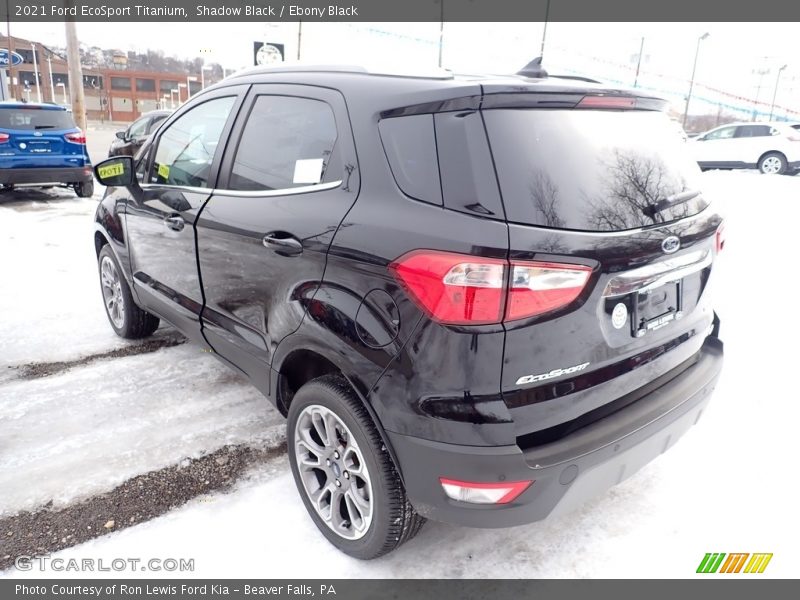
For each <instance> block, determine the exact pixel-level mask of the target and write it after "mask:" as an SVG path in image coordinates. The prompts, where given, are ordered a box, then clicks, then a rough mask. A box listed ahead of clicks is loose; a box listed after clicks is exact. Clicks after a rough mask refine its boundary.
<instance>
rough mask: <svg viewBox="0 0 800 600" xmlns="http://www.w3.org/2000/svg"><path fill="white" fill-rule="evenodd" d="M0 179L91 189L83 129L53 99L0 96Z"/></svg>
mask: <svg viewBox="0 0 800 600" xmlns="http://www.w3.org/2000/svg"><path fill="white" fill-rule="evenodd" d="M0 184H1V185H2V186H3V189H4V190H11V189H14V187H16V186H20V185H25V186H51V185H63V186H66V187H71V188H72V189H74V190H75V193H76V194H77V195H78V196H79V197H81V198H88V197H90V196H91V195H92V194H93V193H94V178H93V176H92V164H91V161H90V160H89V155H88V153H87V152H86V135H85V134H84V133H83V132H82V131H81V130H80V129H78V127H77V126H76V125H75V121H74V120H73V119H72V114H71V113H70V112H69V111H67V110H66V109H65V108H64V107H62V106H58V105H55V104H48V103H42V104H34V103H24V102H0Z"/></svg>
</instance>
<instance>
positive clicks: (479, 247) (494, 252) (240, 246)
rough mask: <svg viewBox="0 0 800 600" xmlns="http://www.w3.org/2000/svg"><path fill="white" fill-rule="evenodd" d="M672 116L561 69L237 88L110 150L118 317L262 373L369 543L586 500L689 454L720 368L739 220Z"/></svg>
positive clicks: (311, 492)
mask: <svg viewBox="0 0 800 600" xmlns="http://www.w3.org/2000/svg"><path fill="white" fill-rule="evenodd" d="M664 108H665V105H664V102H662V101H661V100H659V99H656V98H651V97H647V96H644V95H641V94H640V93H639V92H638V91H625V90H617V89H612V88H608V87H603V86H601V85H597V84H593V83H588V82H584V81H572V80H568V79H561V78H555V77H547V76H546V74H545V73H544V72H537V71H536V70H535V69H534V70H533V72H530V71H527V72H524V73H523V74H522V75H516V76H508V77H494V76H492V77H488V76H487V77H478V76H470V77H452V76H447V77H397V76H389V75H380V74H372V73H369V72H367V71H365V70H363V69H358V68H294V69H293V68H273V69H267V68H261V69H256V70H252V71H248V72H244V73H241V74H238V75H236V76H233V77H229V78H228V79H226V80H225V81H224V82H222V83H220V84H218V85H216V86H213V87H211V88H209V89H207V90H205V91H203V92H201V93H199V94H197V95H196V96H194V97H193V98H192V99H191V101H190V102H187V103H186V105H184V106H183V107H181V108H180V109H179V110H178V111H176V113H175V114H174V115H172V116H170V117H169V119H168V120H167V121H166V122H165V123H164V125H163V126H162V127H161V128H160V129H159V131H158V133H157V134H156V135H155V136H154V137H153V139H152V140H150V142H148V144H147V145H146V146H145V147H144V149H143V151H142V152H141V153H140V154H139V155H138V159H137V160H136V161H134V160H133V159H132V158H130V157H116V158H112V159H108V160H107V161H105V162H103V163H101V164H100V165H98V166H97V167H96V174H97V176H98V178H99V179H100V180H101V182H103V183H104V184H106V185H108V186H109V187H108V189H107V191H106V195H105V198H104V200H103V201H102V202H101V203H100V205H99V207H98V210H97V216H96V231H95V239H94V242H95V246H96V249H97V255H98V261H99V269H100V280H101V288H102V293H103V298H104V301H105V305H106V308H107V312H108V317H109V320H110V322H111V325H112V327H113V328H114V330H115V331H116V332H117V333H118V334H120V335H122V336H124V337H130V338H135V337H142V336H145V335H148V334H150V333H152V332H153V331H154V330H155V329H156V327H157V326H158V323H159V319H162V318H163V319H165V320H167V321H169V322H170V323H172V324H173V325H174V326H175V327H177V328H178V329H179V330H180V331H182V332H183V333H184V334H186V336H188V337H189V338H191V339H192V340H194V341H196V342H197V343H199V344H201V345H202V346H203V347H204V348H206V349H207V350H209V351H210V352H212V353H213V354H214V355H215V356H217V357H218V358H219V359H220V360H222V361H223V362H225V363H227V364H228V365H230V366H231V367H232V368H234V369H235V370H237V371H239V372H241V373H244V374H245V375H246V376H247V377H249V378H250V380H251V381H252V382H253V384H254V385H255V386H256V387H257V388H258V389H259V390H261V391H262V392H263V393H264V394H265V395H266V396H267V397H268V398H269V399H270V400H271V401H272V402H273V403H274V404H275V405H276V406H277V408H278V410H280V411H281V412H282V413H283V414H284V415H286V416H288V430H287V431H288V433H287V436H288V447H289V455H290V462H291V468H292V471H293V473H294V477H295V481H296V483H297V487H298V489H299V492H300V496H301V498H302V500H303V502H304V503H305V505H306V507H307V509H308V512H309V514H310V515H311V518H312V519H313V520H314V522H315V523H316V525H317V526H318V528H319V529H320V531H321V532H322V533H323V534H324V535H325V536H326V537H327V538H328V539H329V540H330V541H331V542H332V543H333V544H335V545H336V546H337V547H338V548H340V549H341V550H343V551H344V552H346V553H348V554H351V555H353V556H356V557H360V558H372V557H376V556H379V555H381V554H383V553H386V552H388V551H390V550H392V549H394V548H395V547H397V546H399V545H400V544H401V543H403V542H404V541H405V540H407V539H409V538H411V537H412V536H413V535H414V534H415V533H416V532H417V531H418V530H419V528H420V526H421V525H422V523H423V522H424V520H425V518H432V519H437V520H442V521H448V522H452V523H460V524H464V525H468V526H477V527H506V526H512V525H519V524H522V523H528V522H531V521H535V520H537V519H543V518H545V517H547V516H548V515H550V514H553V513H556V512H563V511H565V510H568V509H570V508H572V507H574V506H577V505H578V504H579V503H581V502H582V501H583V500H585V499H586V498H588V497H591V496H592V495H594V494H597V493H599V492H601V491H602V490H604V489H606V488H607V487H609V486H611V485H614V484H616V483H618V482H619V481H621V480H622V479H624V478H626V477H627V476H629V475H630V474H632V473H633V472H635V471H636V470H637V469H638V468H639V467H641V466H642V465H644V464H645V463H647V462H648V461H650V460H651V459H653V458H655V457H656V456H658V455H659V454H660V453H662V452H663V451H664V450H665V449H667V448H668V447H669V446H671V445H672V444H673V443H674V442H675V441H676V440H677V439H678V438H679V437H680V436H681V435H682V434H683V433H684V432H685V431H686V430H687V429H688V428H689V427H690V426H691V425H693V424H694V423H695V422H696V421H697V420H698V418H699V417H700V415H701V413H702V411H703V410H704V408H705V406H706V404H707V402H708V400H709V398H710V396H711V391H712V389H713V387H714V385H715V383H716V380H717V377H718V375H719V372H720V369H721V367H722V343H721V342H720V340H719V337H718V332H719V321H718V319H717V317H716V316H715V314H714V311H713V309H712V304H711V297H710V291H711V287H712V284H713V279H714V277H713V264H714V261H715V258H716V256H717V254H718V253H719V251H720V250H721V248H722V246H723V237H722V236H723V232H722V221H721V219H720V217H719V216H718V215H717V213H715V212H714V210H713V209H712V207H710V206H709V203H708V200H707V199H706V198H705V197H704V196H703V194H702V193H701V192H700V189H699V182H698V176H699V175H700V172H699V169H698V166H697V164H696V163H695V162H694V161H693V160H692V159H691V157H689V156H687V155H686V152H685V148H684V144H683V142H682V141H681V140H680V139H679V137H678V136H677V135H676V134H675V132H674V128H673V127H672V126H671V124H670V121H669V119H668V118H667V116H666V115H665V114H664V112H663V110H664Z"/></svg>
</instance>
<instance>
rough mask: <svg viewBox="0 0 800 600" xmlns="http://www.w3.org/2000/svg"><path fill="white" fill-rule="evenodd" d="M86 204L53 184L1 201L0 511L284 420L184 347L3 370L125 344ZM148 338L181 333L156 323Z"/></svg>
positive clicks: (279, 426) (265, 436) (70, 493)
mask: <svg viewBox="0 0 800 600" xmlns="http://www.w3.org/2000/svg"><path fill="white" fill-rule="evenodd" d="M98 193H99V192H98ZM20 198H29V199H30V200H20ZM96 206H97V203H96V201H95V200H94V199H92V200H87V199H77V198H75V197H74V194H73V193H72V191H71V190H64V189H58V188H56V189H52V190H43V191H42V190H32V189H28V190H25V191H22V190H18V191H16V192H14V193H13V194H3V198H2V201H1V202H0V257H2V259H0V315H2V317H0V340H2V354H0V490H2V493H0V516H2V515H7V514H11V513H14V512H17V511H19V510H29V509H34V508H37V507H38V506H41V505H42V504H45V503H46V502H48V501H50V500H53V501H54V503H55V504H56V505H62V504H64V503H66V502H69V501H71V500H74V499H76V498H81V497H85V496H88V495H91V494H94V493H98V492H104V491H107V490H109V489H111V488H113V487H114V486H116V485H118V484H120V483H122V482H123V481H125V480H126V479H128V478H130V477H133V476H135V475H139V474H141V473H145V472H148V471H150V470H153V469H158V468H161V467H164V466H168V465H171V464H175V463H177V462H179V461H180V460H181V459H183V458H184V457H187V456H189V457H194V456H198V455H200V454H203V453H206V452H212V451H214V450H216V449H218V448H220V447H221V446H224V445H226V444H235V443H242V442H255V441H264V440H267V441H270V440H277V439H279V438H280V437H282V435H283V430H284V426H283V421H284V420H283V418H282V417H281V416H280V415H279V414H278V413H277V411H275V410H274V409H273V408H272V407H271V405H270V404H269V402H268V401H267V400H266V399H265V398H264V397H263V396H262V395H261V394H259V392H257V391H256V390H255V388H253V387H252V386H251V385H249V384H248V383H247V382H246V381H245V380H243V379H241V378H239V377H238V376H237V375H235V374H234V373H233V372H232V371H230V369H228V368H227V367H225V366H223V365H221V364H220V363H219V362H218V361H217V360H216V359H214V358H213V357H211V356H209V355H207V354H205V353H203V352H202V351H201V350H200V349H199V348H198V347H196V346H193V345H191V344H183V345H181V346H177V347H172V348H164V349H162V350H159V351H157V352H154V353H148V354H141V355H138V356H129V357H124V358H116V359H111V360H109V359H106V360H99V361H95V362H92V363H90V364H88V365H86V366H76V367H74V368H72V369H69V370H68V371H66V372H63V373H59V374H55V375H51V376H49V377H44V378H41V379H34V380H22V379H16V377H18V375H19V373H20V371H19V370H18V369H12V368H11V367H15V366H19V365H22V364H24V363H27V362H34V361H35V362H49V361H71V360H78V359H81V358H82V357H85V356H87V355H91V354H96V353H102V352H107V351H109V350H113V349H118V348H123V347H128V346H133V345H135V343H133V342H128V341H126V340H123V339H121V338H119V337H117V336H116V335H115V334H114V332H113V330H112V329H111V326H110V325H109V323H108V320H107V318H106V316H105V313H104V310H103V304H102V300H101V294H100V286H99V282H98V276H97V267H96V261H97V259H96V256H95V250H94V246H93V241H92V240H93V237H92V236H93V230H92V217H93V214H94V210H95V208H96ZM157 336H159V337H162V338H165V337H172V338H175V337H180V336H178V334H177V333H176V332H175V331H174V330H173V329H172V328H171V327H169V326H167V325H162V327H161V329H160V330H159V332H158V334H157Z"/></svg>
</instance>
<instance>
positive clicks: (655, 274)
mask: <svg viewBox="0 0 800 600" xmlns="http://www.w3.org/2000/svg"><path fill="white" fill-rule="evenodd" d="M712 259H713V255H712V253H711V250H709V249H705V250H696V251H694V252H689V253H687V254H682V255H680V256H675V257H674V258H670V259H668V260H662V261H660V262H656V263H652V264H649V265H645V266H643V267H639V268H638V269H633V270H631V271H628V272H626V273H621V274H620V275H616V276H614V277H613V278H611V279H610V280H609V282H608V283H607V284H606V288H605V290H603V297H604V298H613V297H614V296H624V295H626V294H630V293H632V292H646V291H647V290H652V289H654V288H657V287H660V286H662V285H664V284H666V283H670V282H671V281H677V280H678V279H682V278H684V277H686V276H687V275H691V274H692V273H696V272H697V271H701V270H702V269H705V268H706V267H707V266H708V265H710V264H711V261H712Z"/></svg>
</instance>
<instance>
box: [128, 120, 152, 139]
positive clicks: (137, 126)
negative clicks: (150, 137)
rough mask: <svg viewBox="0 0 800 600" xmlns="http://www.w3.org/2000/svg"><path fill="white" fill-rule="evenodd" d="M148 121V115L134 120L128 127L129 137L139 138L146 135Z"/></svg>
mask: <svg viewBox="0 0 800 600" xmlns="http://www.w3.org/2000/svg"><path fill="white" fill-rule="evenodd" d="M147 121H148V118H147V117H143V118H141V119H139V120H138V121H134V122H133V123H132V124H131V126H130V127H129V128H128V137H129V138H137V137H142V136H143V135H146V132H145V129H147Z"/></svg>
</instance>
